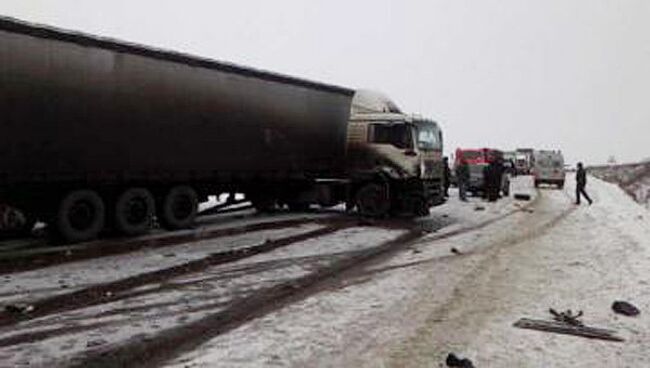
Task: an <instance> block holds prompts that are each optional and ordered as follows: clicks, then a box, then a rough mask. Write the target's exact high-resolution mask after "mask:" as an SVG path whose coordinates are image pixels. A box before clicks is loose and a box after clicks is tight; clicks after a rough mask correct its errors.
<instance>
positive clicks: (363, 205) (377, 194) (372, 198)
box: [356, 183, 390, 217]
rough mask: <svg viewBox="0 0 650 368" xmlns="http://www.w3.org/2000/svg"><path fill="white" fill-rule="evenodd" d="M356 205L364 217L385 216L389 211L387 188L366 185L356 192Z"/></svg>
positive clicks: (377, 185) (372, 184)
mask: <svg viewBox="0 0 650 368" xmlns="http://www.w3.org/2000/svg"><path fill="white" fill-rule="evenodd" d="M356 205H357V208H358V209H359V212H360V213H361V214H362V215H364V216H371V217H382V216H385V215H386V214H387V213H388V211H389V210H390V199H389V198H388V190H387V188H386V187H385V186H383V185H379V184H374V183H371V184H366V185H365V186H364V187H362V188H361V189H360V190H359V191H358V192H357V195H356Z"/></svg>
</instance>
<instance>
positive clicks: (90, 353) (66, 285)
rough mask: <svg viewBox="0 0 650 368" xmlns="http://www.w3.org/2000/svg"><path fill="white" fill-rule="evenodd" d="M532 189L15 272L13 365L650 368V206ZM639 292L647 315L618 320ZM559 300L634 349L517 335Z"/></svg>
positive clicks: (240, 223)
mask: <svg viewBox="0 0 650 368" xmlns="http://www.w3.org/2000/svg"><path fill="white" fill-rule="evenodd" d="M515 186H516V188H515V189H514V192H527V193H531V194H533V201H531V202H516V201H513V200H512V199H505V200H502V201H500V202H498V203H496V204H487V203H483V202H482V201H480V200H479V199H472V201H471V202H470V203H461V202H458V201H457V200H456V199H454V198H452V199H451V200H450V202H449V203H448V204H446V205H444V206H441V207H438V208H436V209H435V210H434V211H433V213H432V215H431V216H430V217H429V218H426V219H421V220H418V221H415V222H409V221H396V222H393V223H390V222H359V221H357V220H354V219H352V218H348V217H345V216H337V215H336V214H326V215H317V214H305V215H289V214H285V215H277V216H276V217H275V218H272V219H269V218H255V217H250V216H248V217H241V218H239V219H236V220H235V221H233V220H232V218H230V219H228V218H226V219H223V220H222V219H220V218H215V219H210V220H205V221H206V223H205V224H202V225H201V226H202V227H201V228H199V229H198V230H197V231H195V232H189V233H183V234H171V235H152V236H150V238H153V239H154V240H155V239H161V237H162V238H164V237H170V236H171V237H172V238H173V239H174V241H171V242H164V241H163V242H162V243H160V241H159V240H158V242H154V243H143V244H154V246H152V247H148V246H147V247H143V246H140V245H138V246H132V245H128V246H127V245H124V246H123V247H124V248H121V249H122V250H119V248H118V249H117V250H113V251H112V252H111V254H109V255H106V256H98V255H97V254H94V253H88V251H87V250H86V248H84V247H81V248H80V249H79V250H77V249H76V248H75V250H74V251H75V252H80V255H78V258H74V256H73V257H72V258H71V259H67V260H66V259H63V260H62V259H60V258H52V259H51V263H52V264H49V263H44V264H42V265H41V266H39V265H38V264H36V265H34V264H26V265H20V266H15V265H14V267H16V270H15V271H14V272H9V273H6V272H5V273H4V275H2V276H0V304H12V305H14V304H16V303H24V304H26V305H32V306H34V307H35V309H34V311H32V312H30V313H25V314H19V315H12V314H9V313H7V312H4V313H3V312H0V367H14V366H30V367H33V366H48V367H59V366H60V367H66V366H79V367H81V366H102V367H104V366H105V367H114V366H150V367H154V366H166V367H179V368H180V367H265V366H287V367H317V366H323V367H381V366H384V367H432V366H441V363H443V362H444V358H445V357H446V355H447V353H449V352H455V353H457V354H459V355H462V356H467V357H469V358H470V359H472V360H473V361H474V363H475V364H476V366H477V367H549V366H553V367H626V366H630V367H640V366H650V333H648V332H647V328H648V327H650V318H648V316H647V311H648V310H650V292H649V291H650V277H649V276H650V223H649V221H648V220H649V219H650V213H648V211H647V210H645V209H643V208H642V207H640V206H638V205H637V204H635V203H634V202H633V201H632V200H631V199H629V198H628V197H627V196H626V195H625V194H624V193H623V192H622V191H621V190H619V189H618V188H616V187H614V186H612V185H609V184H605V183H603V182H600V181H596V180H593V181H592V182H591V187H590V189H591V190H592V192H593V197H595V199H596V204H595V205H594V206H592V207H575V206H574V205H572V203H571V193H570V192H569V191H570V190H571V189H572V188H571V186H568V187H567V189H566V190H565V192H562V191H558V190H554V189H546V188H544V189H542V190H540V191H539V192H538V195H537V194H536V192H535V191H534V190H533V189H532V186H531V183H530V180H527V178H519V180H517V182H516V183H515ZM280 220H281V221H280ZM260 221H261V222H268V221H272V222H273V223H272V224H267V225H264V226H260V225H256V222H260ZM282 221H288V222H284V224H283V223H282ZM251 226H252V227H251ZM234 229H237V230H236V231H235V230H234ZM242 229H243V230H242ZM211 231H212V232H211ZM197 234H198V235H197ZM206 234H209V236H208V235H206ZM193 238H195V239H196V240H192V239H193ZM148 241H151V239H149V240H148ZM137 244H140V243H137ZM2 246H3V244H0V258H1V257H2V254H3V253H2V252H1V251H2ZM5 246H6V247H8V249H11V250H12V251H13V249H14V248H15V247H16V246H15V245H14V243H12V244H6V245H5ZM452 250H453V251H452ZM37 251H38V252H42V251H39V250H38V249H37ZM84 252H86V253H84ZM6 254H9V253H6ZM76 254H77V253H74V254H73V255H76ZM45 259H48V258H45ZM621 299H622V300H628V301H631V302H633V303H634V304H636V305H637V306H638V307H639V308H640V309H641V310H642V314H641V316H639V317H636V318H629V317H621V316H617V315H615V314H613V312H611V309H610V306H611V304H612V302H613V301H614V300H621ZM550 307H552V308H555V309H561V310H565V309H573V310H584V312H585V317H584V321H585V323H587V324H589V325H595V326H598V327H606V328H612V329H615V330H617V331H618V332H619V334H620V335H621V336H622V337H623V338H625V339H626V341H625V342H623V343H612V342H601V341H596V340H587V339H584V338H579V337H574V336H562V335H553V334H549V333H542V332H536V331H530V330H519V329H516V328H514V327H512V324H513V323H514V322H515V321H517V320H518V319H519V318H522V317H529V318H536V319H546V318H548V308H550Z"/></svg>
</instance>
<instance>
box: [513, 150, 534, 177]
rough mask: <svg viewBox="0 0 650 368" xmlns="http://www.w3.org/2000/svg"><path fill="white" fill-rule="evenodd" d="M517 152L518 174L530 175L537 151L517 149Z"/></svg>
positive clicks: (516, 165)
mask: <svg viewBox="0 0 650 368" xmlns="http://www.w3.org/2000/svg"><path fill="white" fill-rule="evenodd" d="M515 152H516V160H515V167H516V168H517V174H519V175H530V173H531V172H530V170H531V169H532V167H533V160H534V158H533V155H534V152H535V150H534V149H532V148H517V150H516V151H515Z"/></svg>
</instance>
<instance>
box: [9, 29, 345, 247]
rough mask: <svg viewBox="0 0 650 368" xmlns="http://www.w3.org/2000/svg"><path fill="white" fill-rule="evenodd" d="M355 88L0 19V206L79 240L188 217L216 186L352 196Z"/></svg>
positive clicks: (263, 198) (291, 197)
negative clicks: (348, 158) (350, 142)
mask: <svg viewBox="0 0 650 368" xmlns="http://www.w3.org/2000/svg"><path fill="white" fill-rule="evenodd" d="M353 96H354V91H352V90H350V89H346V88H341V87H336V86H331V85H327V84H322V83H316V82H312V81H307V80H302V79H298V78H293V77H289V76H285V75H279V74H274V73H269V72H265V71H260V70H255V69H251V68H246V67H242V66H237V65H233V64H228V63H222V62H216V61H213V60H208V59H204V58H198V57H194V56H189V55H185V54H181V53H175V52H169V51H163V50H158V49H152V48H149V47H144V46H140V45H134V44H130V43H125V42H120V41H115V40H110V39H104V38H98V37H94V36H89V35H85V34H79V33H74V32H69V31H63V30H59V29H54V28H50V27H45V26H37V25H32V24H27V23H24V22H20V21H16V20H13V19H7V18H0V203H4V204H8V205H10V206H12V207H16V208H19V209H21V210H22V211H23V212H24V213H26V214H27V215H28V217H29V218H31V219H33V218H39V219H41V220H42V221H45V222H48V223H50V225H53V226H52V227H53V228H54V229H56V230H57V233H59V234H60V235H62V237H63V238H64V239H66V240H68V241H83V240H88V239H92V238H94V237H96V236H97V235H98V233H99V232H100V231H102V229H104V228H105V227H106V226H107V225H109V226H110V227H112V228H114V229H116V230H118V231H120V232H121V233H124V234H126V235H135V234H139V233H142V232H145V231H146V230H147V229H148V226H149V223H150V221H149V219H150V217H151V216H152V215H153V214H154V213H156V214H157V217H158V219H159V221H160V222H161V224H162V225H163V226H165V227H167V228H170V229H176V228H183V227H187V226H190V224H191V223H192V222H193V220H194V217H195V216H196V204H197V202H198V201H200V200H201V199H202V198H203V197H206V196H207V195H209V194H215V193H223V192H232V191H238V192H244V193H246V194H247V196H248V197H249V198H250V199H251V200H252V201H253V202H254V204H255V205H256V206H257V207H258V208H260V209H267V208H270V207H272V206H274V205H275V204H277V203H278V202H282V203H286V204H289V205H293V206H295V207H302V206H304V205H305V204H308V203H310V202H313V201H315V200H320V201H321V202H328V203H327V204H331V203H334V202H336V201H337V200H341V199H343V200H349V199H350V196H351V195H354V193H352V192H351V191H350V187H349V185H350V183H351V181H350V179H349V178H350V170H351V168H350V167H349V165H347V163H346V149H347V133H348V124H349V117H350V111H351V105H352V98H353ZM352 170H353V169H352ZM323 179H326V180H323ZM317 182H320V183H323V182H328V183H336V184H337V185H336V186H335V187H332V186H331V185H330V186H329V187H326V188H325V189H326V190H323V187H322V186H321V187H319V188H317V190H316V189H314V188H315V187H314V184H315V183H317ZM346 186H347V187H346ZM309 193H325V194H326V196H325V197H326V198H325V199H323V195H321V196H320V197H319V198H315V197H314V196H313V195H310V194H309Z"/></svg>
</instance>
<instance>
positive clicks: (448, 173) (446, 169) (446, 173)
mask: <svg viewBox="0 0 650 368" xmlns="http://www.w3.org/2000/svg"><path fill="white" fill-rule="evenodd" d="M443 164H444V167H443V170H444V172H443V176H442V180H443V181H444V185H445V197H446V198H448V197H449V186H451V169H450V168H449V158H448V157H445V158H444V159H443Z"/></svg>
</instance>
